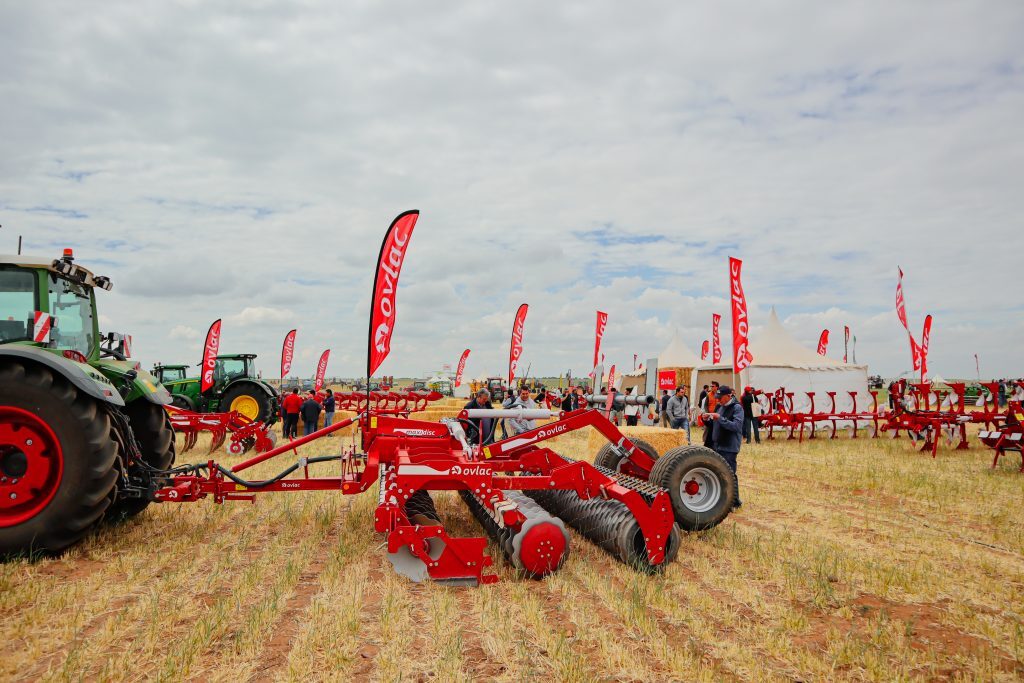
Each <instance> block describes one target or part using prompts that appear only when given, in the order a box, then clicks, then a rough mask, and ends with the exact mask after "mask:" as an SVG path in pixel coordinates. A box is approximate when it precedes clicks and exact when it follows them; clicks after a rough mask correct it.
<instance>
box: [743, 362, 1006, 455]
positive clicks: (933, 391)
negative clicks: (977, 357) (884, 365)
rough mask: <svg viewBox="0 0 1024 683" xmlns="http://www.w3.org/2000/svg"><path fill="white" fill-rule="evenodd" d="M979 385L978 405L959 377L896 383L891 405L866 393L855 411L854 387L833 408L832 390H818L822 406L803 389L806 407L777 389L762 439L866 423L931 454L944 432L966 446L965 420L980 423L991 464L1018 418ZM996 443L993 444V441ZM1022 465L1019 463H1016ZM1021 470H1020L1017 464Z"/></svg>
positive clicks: (991, 387)
mask: <svg viewBox="0 0 1024 683" xmlns="http://www.w3.org/2000/svg"><path fill="white" fill-rule="evenodd" d="M981 386H982V387H983V389H984V390H985V391H984V392H983V393H982V394H981V397H982V398H981V399H979V400H980V403H979V405H978V407H979V408H980V410H973V411H968V410H967V409H966V404H965V397H966V388H967V387H966V384H964V383H962V382H946V383H943V384H941V385H932V384H929V383H927V382H924V383H908V382H905V381H902V382H899V383H897V384H896V385H895V387H894V393H893V395H892V399H891V400H892V407H891V408H889V407H882V408H880V407H879V405H878V393H877V392H875V391H872V392H871V408H870V409H869V410H858V406H857V402H858V395H857V392H855V391H851V392H848V394H849V396H850V402H851V405H852V408H851V409H849V410H837V409H836V396H837V392H834V391H828V392H824V393H825V395H826V396H827V397H828V401H829V404H830V405H829V408H830V409H828V410H818V409H817V408H816V403H815V401H816V393H815V392H806V396H807V403H808V405H809V406H810V408H809V409H808V410H804V411H795V410H793V406H794V403H795V401H794V397H795V394H794V393H793V392H787V391H785V390H784V389H779V390H778V391H776V392H775V394H773V401H772V403H773V406H774V409H773V410H772V411H771V412H769V413H767V414H765V415H763V416H762V417H761V425H762V426H763V427H765V428H767V430H768V438H769V439H771V438H774V431H775V430H776V429H779V430H783V431H785V432H786V434H787V438H788V439H797V440H799V441H801V442H802V441H803V439H804V436H805V435H806V437H807V438H808V439H814V438H817V437H818V434H819V433H821V432H825V433H826V434H828V438H832V439H834V438H836V437H837V435H838V431H839V428H840V427H846V428H850V430H851V436H852V437H853V438H857V434H858V432H859V430H860V428H861V427H862V426H864V427H867V428H868V430H869V434H870V436H872V437H878V436H879V435H880V434H881V433H883V432H888V433H890V434H891V436H892V438H899V436H900V432H906V433H907V435H908V436H909V437H910V439H911V441H912V442H913V443H914V445H915V446H919V447H920V450H921V451H922V452H931V454H932V457H935V456H936V455H937V453H938V448H939V442H940V441H941V440H942V438H943V436H944V437H945V440H946V443H947V444H948V445H950V446H953V447H954V448H956V449H957V450H964V449H966V448H968V447H969V444H968V438H967V437H968V431H967V425H969V424H980V425H983V426H984V429H983V430H982V431H980V432H979V439H980V440H981V441H982V443H984V444H985V445H987V446H990V447H992V448H995V449H996V456H995V460H993V467H995V463H996V461H998V459H999V456H1000V455H1001V454H1003V453H1005V452H1006V451H1016V450H1018V449H1019V446H1020V439H1021V438H1022V437H1021V436H1020V435H1019V429H1020V426H1019V420H1018V419H1017V417H1016V416H1015V414H1014V407H1013V406H1014V405H1015V404H1016V405H1017V406H1018V409H1017V411H1018V412H1019V405H1020V403H1019V402H1016V403H1015V402H1011V404H1010V408H1009V409H1008V410H1006V411H1000V410H999V405H998V403H997V401H996V399H995V397H996V395H997V388H998V387H997V385H996V384H994V383H987V384H982V385H981ZM997 444H998V445H997ZM1022 467H1024V463H1022ZM1022 471H1024V469H1022Z"/></svg>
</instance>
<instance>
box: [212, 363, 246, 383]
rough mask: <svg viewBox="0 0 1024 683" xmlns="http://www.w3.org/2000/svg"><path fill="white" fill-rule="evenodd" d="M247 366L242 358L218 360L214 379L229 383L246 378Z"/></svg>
mask: <svg viewBox="0 0 1024 683" xmlns="http://www.w3.org/2000/svg"><path fill="white" fill-rule="evenodd" d="M248 365H249V364H248V363H247V362H246V360H245V359H244V358H218V359H217V367H216V372H215V373H214V377H216V378H217V380H218V381H222V382H230V381H231V380H234V379H238V378H239V377H248V376H249V375H248V372H249V368H248Z"/></svg>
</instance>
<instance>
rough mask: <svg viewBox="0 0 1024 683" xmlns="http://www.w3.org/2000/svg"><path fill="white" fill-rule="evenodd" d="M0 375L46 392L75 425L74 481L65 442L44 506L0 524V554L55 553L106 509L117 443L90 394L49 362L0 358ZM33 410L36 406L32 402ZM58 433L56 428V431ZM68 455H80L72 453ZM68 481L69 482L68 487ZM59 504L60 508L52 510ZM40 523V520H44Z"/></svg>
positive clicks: (22, 388)
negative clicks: (56, 484)
mask: <svg viewBox="0 0 1024 683" xmlns="http://www.w3.org/2000/svg"><path fill="white" fill-rule="evenodd" d="M0 380H2V383H3V384H6V385H7V386H11V387H15V388H17V389H18V391H19V392H20V393H21V394H25V393H30V394H31V393H36V392H41V393H46V394H48V395H49V396H47V400H49V401H52V402H53V403H54V404H59V405H61V406H66V407H67V410H68V415H69V417H70V426H71V428H72V430H73V431H78V432H79V433H78V434H75V435H74V436H75V437H76V438H75V441H77V443H72V444H70V448H71V449H74V448H75V447H76V446H80V447H81V449H82V454H83V456H84V459H85V460H86V462H85V463H84V467H82V468H81V471H80V472H79V477H78V481H71V479H70V474H71V470H72V469H73V467H75V466H78V464H79V463H75V464H73V465H72V467H69V465H68V461H67V458H68V450H69V448H68V445H67V444H65V443H64V442H63V441H62V444H61V445H62V447H64V451H65V474H66V475H68V476H66V477H65V478H64V479H63V480H62V481H61V488H60V489H59V490H58V491H57V496H56V497H55V498H54V500H53V501H52V502H51V503H50V505H49V506H47V508H45V509H44V510H43V511H42V512H40V513H39V514H38V515H36V516H35V517H34V518H32V519H30V520H28V521H27V522H24V523H22V524H19V525H17V526H13V527H8V528H5V529H0V555H5V554H12V553H13V554H17V553H24V552H33V551H42V552H48V553H57V552H60V551H61V550H64V549H65V548H67V547H68V546H70V545H72V544H74V543H75V542H77V541H79V540H81V538H82V536H84V535H85V533H86V532H87V531H88V530H89V529H91V528H92V527H93V526H94V525H95V524H96V523H97V522H98V521H99V520H100V519H101V518H102V516H103V514H104V513H105V512H106V511H107V508H108V507H109V506H110V503H111V500H112V499H113V491H114V486H115V484H116V482H117V471H116V470H115V469H114V463H115V461H116V459H117V457H118V447H117V443H116V442H115V441H114V440H113V439H112V438H111V434H110V430H111V426H110V419H109V418H108V417H107V414H106V413H105V412H104V411H102V410H100V409H99V408H98V404H97V401H96V399H93V398H91V397H89V396H87V395H85V394H81V393H79V392H78V390H77V389H76V388H75V387H74V386H73V385H72V384H71V383H70V382H68V381H66V380H65V379H64V378H63V377H60V376H59V375H55V374H54V373H53V372H52V371H51V370H50V369H49V368H45V367H43V366H37V365H25V364H23V363H21V362H20V361H14V360H12V361H7V362H0ZM32 408H33V409H35V410H36V412H37V413H38V406H32ZM59 436H60V434H58V437H59ZM71 457H80V456H77V455H74V454H72V456H71ZM69 487H70V488H69ZM55 506H59V508H60V511H59V513H57V512H51V511H54V510H57V507H55ZM44 525H45V526H44Z"/></svg>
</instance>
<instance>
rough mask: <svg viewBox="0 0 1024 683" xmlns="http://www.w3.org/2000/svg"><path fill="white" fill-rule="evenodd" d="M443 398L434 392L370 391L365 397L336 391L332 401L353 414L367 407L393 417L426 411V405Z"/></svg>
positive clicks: (353, 392) (363, 394) (354, 393)
mask: <svg viewBox="0 0 1024 683" xmlns="http://www.w3.org/2000/svg"><path fill="white" fill-rule="evenodd" d="M442 398H444V395H443V394H440V393H438V392H436V391H413V390H411V389H410V390H407V391H372V392H370V393H369V395H367V394H366V393H365V392H358V391H336V392H334V400H335V401H336V403H337V409H338V410H350V411H352V412H354V413H364V412H366V408H367V406H370V407H372V408H373V409H374V410H376V411H382V410H384V411H388V412H389V413H391V414H394V415H403V416H405V417H408V416H409V413H415V412H419V411H421V410H426V408H427V405H428V404H430V403H433V402H434V401H438V400H440V399H442Z"/></svg>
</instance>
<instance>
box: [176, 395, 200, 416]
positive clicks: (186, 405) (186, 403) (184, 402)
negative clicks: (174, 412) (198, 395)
mask: <svg viewBox="0 0 1024 683" xmlns="http://www.w3.org/2000/svg"><path fill="white" fill-rule="evenodd" d="M171 405H172V406H174V407H175V408H183V409H185V410H191V411H192V412H195V410H196V404H195V402H194V401H193V400H192V399H190V398H189V397H188V396H185V395H184V394H171Z"/></svg>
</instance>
